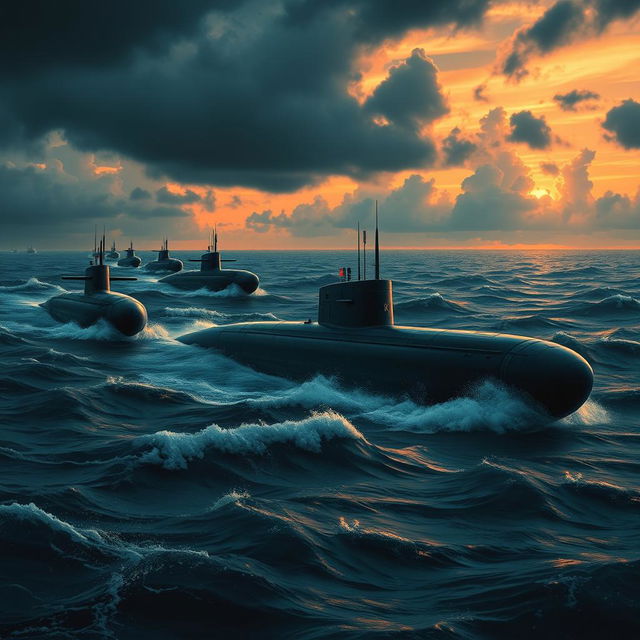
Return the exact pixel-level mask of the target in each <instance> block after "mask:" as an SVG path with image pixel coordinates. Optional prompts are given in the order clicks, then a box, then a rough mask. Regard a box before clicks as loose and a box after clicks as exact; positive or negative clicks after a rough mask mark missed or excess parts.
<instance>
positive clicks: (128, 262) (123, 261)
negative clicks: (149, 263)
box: [117, 256, 142, 268]
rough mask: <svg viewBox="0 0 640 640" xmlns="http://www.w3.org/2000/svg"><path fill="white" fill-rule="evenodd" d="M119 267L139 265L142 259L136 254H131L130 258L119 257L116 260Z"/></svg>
mask: <svg viewBox="0 0 640 640" xmlns="http://www.w3.org/2000/svg"><path fill="white" fill-rule="evenodd" d="M117 264H118V266H119V267H134V268H136V267H139V266H140V265H141V264H142V260H141V259H140V258H139V257H138V256H133V257H132V258H120V260H118V263H117Z"/></svg>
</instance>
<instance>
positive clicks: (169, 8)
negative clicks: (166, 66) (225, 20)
mask: <svg viewBox="0 0 640 640" xmlns="http://www.w3.org/2000/svg"><path fill="white" fill-rule="evenodd" d="M230 4H231V2H230V1H220V0H217V1H216V0H189V2H187V3H177V2H174V1H173V0H136V1H135V2H129V1H127V0H110V1H109V2H87V1H86V0H56V2H48V1H47V0H21V1H20V2H4V3H3V4H2V8H1V9H0V74H7V75H23V74H25V73H39V72H42V71H44V70H46V69H50V68H53V67H66V66H70V67H92V66H96V65H98V66H103V65H114V64H118V63H120V62H122V61H123V59H127V58H129V57H130V56H131V55H132V54H133V53H134V52H135V51H140V50H145V49H147V50H152V51H154V52H156V53H159V52H162V51H165V50H166V49H167V48H168V47H169V46H170V45H171V43H172V42H174V41H176V40H178V39H180V38H182V37H186V36H188V35H189V34H191V33H193V32H194V31H195V30H196V28H197V26H198V24H199V22H200V21H201V19H202V17H203V15H204V14H205V13H206V12H208V11H212V10H214V9H216V8H225V7H227V6H229V5H230Z"/></svg>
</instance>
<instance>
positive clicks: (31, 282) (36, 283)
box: [0, 277, 66, 293]
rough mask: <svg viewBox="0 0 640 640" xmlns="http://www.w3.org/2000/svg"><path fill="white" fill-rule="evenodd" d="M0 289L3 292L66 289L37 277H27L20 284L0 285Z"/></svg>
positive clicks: (47, 291) (61, 290)
mask: <svg viewBox="0 0 640 640" xmlns="http://www.w3.org/2000/svg"><path fill="white" fill-rule="evenodd" d="M0 291H4V292H5V293H22V292H36V293H37V292H46V293H51V291H59V292H61V293H64V292H66V289H64V288H63V287H60V286H59V285H57V284H51V283H49V282H42V281H41V280H38V278H33V277H32V278H29V279H28V280H27V281H26V282H23V283H22V284H15V285H6V286H0Z"/></svg>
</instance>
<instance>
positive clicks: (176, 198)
mask: <svg viewBox="0 0 640 640" xmlns="http://www.w3.org/2000/svg"><path fill="white" fill-rule="evenodd" d="M156 200H157V201H158V202H160V203H162V204H173V205H177V206H180V205H183V204H196V203H197V202H199V203H202V204H203V205H204V207H205V209H206V210H207V211H213V210H214V209H215V198H214V196H213V193H212V191H211V190H209V191H208V192H207V194H206V195H205V196H204V197H203V196H200V195H198V194H197V193H196V192H195V191H192V190H191V189H185V192H184V193H176V192H174V191H169V189H168V188H167V187H166V186H165V187H160V189H158V190H157V191H156Z"/></svg>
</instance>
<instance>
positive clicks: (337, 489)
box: [0, 251, 640, 640]
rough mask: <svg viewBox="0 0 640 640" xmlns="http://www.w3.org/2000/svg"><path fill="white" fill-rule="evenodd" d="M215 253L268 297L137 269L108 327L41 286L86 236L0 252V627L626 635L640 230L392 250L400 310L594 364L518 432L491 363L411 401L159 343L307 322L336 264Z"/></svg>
mask: <svg viewBox="0 0 640 640" xmlns="http://www.w3.org/2000/svg"><path fill="white" fill-rule="evenodd" d="M233 253H234V252H228V255H227V256H226V257H238V258H240V262H239V263H238V266H239V267H242V268H247V269H250V270H252V271H255V272H256V273H258V274H260V276H261V287H262V289H261V290H260V291H259V294H260V295H254V296H250V297H246V296H242V295H238V293H237V292H234V291H232V292H222V293H220V294H211V293H204V292H202V291H200V292H193V293H189V292H178V291H174V290H172V289H171V288H169V287H168V286H166V285H159V284H158V283H157V276H150V275H145V274H144V272H143V271H142V270H138V272H137V274H136V275H139V277H140V280H138V281H137V282H122V283H118V287H117V290H120V291H124V292H126V293H130V294H132V295H134V296H135V297H137V298H138V299H140V300H141V301H142V302H143V303H144V304H145V305H146V306H147V309H148V311H149V316H150V325H149V327H148V329H147V330H146V331H145V333H144V334H143V335H141V336H139V337H137V338H134V339H126V340H120V341H115V342H114V341H113V340H111V339H110V338H111V337H112V336H111V332H110V330H109V329H108V327H106V326H98V327H93V328H90V329H80V328H78V327H76V326H74V325H61V324H58V323H56V322H55V321H53V320H52V319H51V318H50V317H49V316H48V315H47V313H46V312H45V311H44V310H43V309H42V308H40V307H39V306H38V304H39V303H41V302H43V301H44V300H46V299H47V298H48V297H50V296H52V295H55V294H57V293H60V292H62V291H63V289H62V287H63V286H64V287H66V288H69V289H72V288H73V285H75V284H76V283H71V284H70V283H68V282H62V281H60V280H59V279H58V278H57V276H58V275H59V274H61V273H80V272H81V269H82V268H83V267H84V266H85V264H86V262H87V259H86V252H85V253H43V254H38V255H25V254H15V255H12V254H2V255H0V354H1V360H2V368H1V371H0V374H1V376H0V394H1V396H0V413H1V414H2V432H1V434H0V461H1V467H0V468H1V470H2V471H1V475H0V636H1V637H2V638H14V637H16V638H27V637H28V638H123V639H129V638H131V639H133V638H140V639H165V638H167V639H168V638H214V637H249V638H254V637H255V638H262V637H267V638H270V637H273V638H324V637H337V636H339V637H341V638H465V639H466V638H469V639H471V638H473V639H475V638H509V639H511V638H545V640H548V639H555V638H559V639H560V638H562V639H565V638H602V637H616V638H638V637H640V528H639V527H640V486H639V479H640V389H639V387H640V366H639V365H640V252H548V253H544V252H520V253H518V252H512V253H506V252H418V251H409V252H384V253H383V275H384V276H385V277H390V278H393V280H394V281H395V282H394V287H395V302H396V321H397V323H398V324H416V325H423V326H437V327H443V328H461V329H480V330H498V331H504V332H508V333H517V334H523V335H530V336H536V337H542V338H547V339H552V340H554V341H556V342H559V343H561V344H563V345H566V346H569V347H571V348H573V349H575V350H576V351H578V352H579V353H581V354H582V355H584V356H585V357H586V358H587V359H588V360H589V361H590V362H591V364H592V366H593V368H594V370H595V375H596V378H595V388H594V392H593V395H592V399H591V400H590V401H589V402H588V403H587V404H586V405H585V406H584V407H583V408H582V409H581V410H580V411H579V412H578V413H577V414H574V415H573V416H570V417H569V418H566V419H564V420H562V421H560V422H557V423H555V424H552V425H533V426H532V425H530V424H528V423H527V422H526V421H525V419H524V416H525V415H526V416H528V415H529V412H528V408H527V407H526V406H524V405H523V404H522V401H521V400H519V399H518V398H516V397H515V396H512V395H510V394H509V393H508V392H507V391H505V390H502V389H499V388H496V387H495V386H493V385H492V384H491V383H490V382H487V383H485V384H484V385H482V386H481V387H480V388H479V389H478V390H477V391H476V392H475V395H473V396H472V397H469V398H459V399H455V400H452V401H450V402H447V403H445V404H442V405H437V406H433V407H424V406H419V405H416V404H414V403H413V402H412V401H411V400H409V399H402V398H400V399H398V398H388V397H382V396H375V395H370V394H368V393H364V392H358V391H347V390H344V389H341V388H340V387H339V386H337V384H336V383H334V382H333V381H332V380H328V379H324V378H322V377H318V378H315V379H312V380H308V381H307V382H304V383H302V384H296V383H292V382H289V381H287V380H283V379H279V378H274V377H269V376H266V375H263V374H260V373H257V372H255V371H252V370H251V369H248V368H245V367H242V366H240V365H238V364H236V363H234V362H233V361H231V360H229V359H226V358H224V357H222V356H220V355H217V354H216V353H215V352H213V351H208V350H204V349H201V348H199V347H195V346H186V345H183V344H181V343H178V342H176V341H175V339H174V338H175V337H176V336H179V335H182V334H183V333H186V332H188V331H190V330H193V329H197V328H202V327H205V326H207V325H211V324H213V323H216V324H221V323H228V322H235V321H244V320H263V319H265V320H266V319H273V318H274V317H277V318H282V319H302V318H307V317H315V313H316V299H317V290H318V287H319V286H320V285H323V284H326V283H329V282H333V281H335V280H336V278H335V276H334V274H336V273H337V269H338V267H340V266H343V265H349V264H351V266H354V264H353V263H354V261H353V256H352V255H351V254H347V253H345V252H292V253H272V252H235V254H236V255H232V254H233ZM141 255H142V257H143V259H144V260H145V261H147V260H150V259H151V257H150V256H151V254H146V253H143V254H141ZM176 255H177V257H182V258H185V257H188V255H187V254H183V255H180V254H179V253H178V254H176ZM114 271H117V272H124V271H125V270H123V269H118V268H115V269H114Z"/></svg>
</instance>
